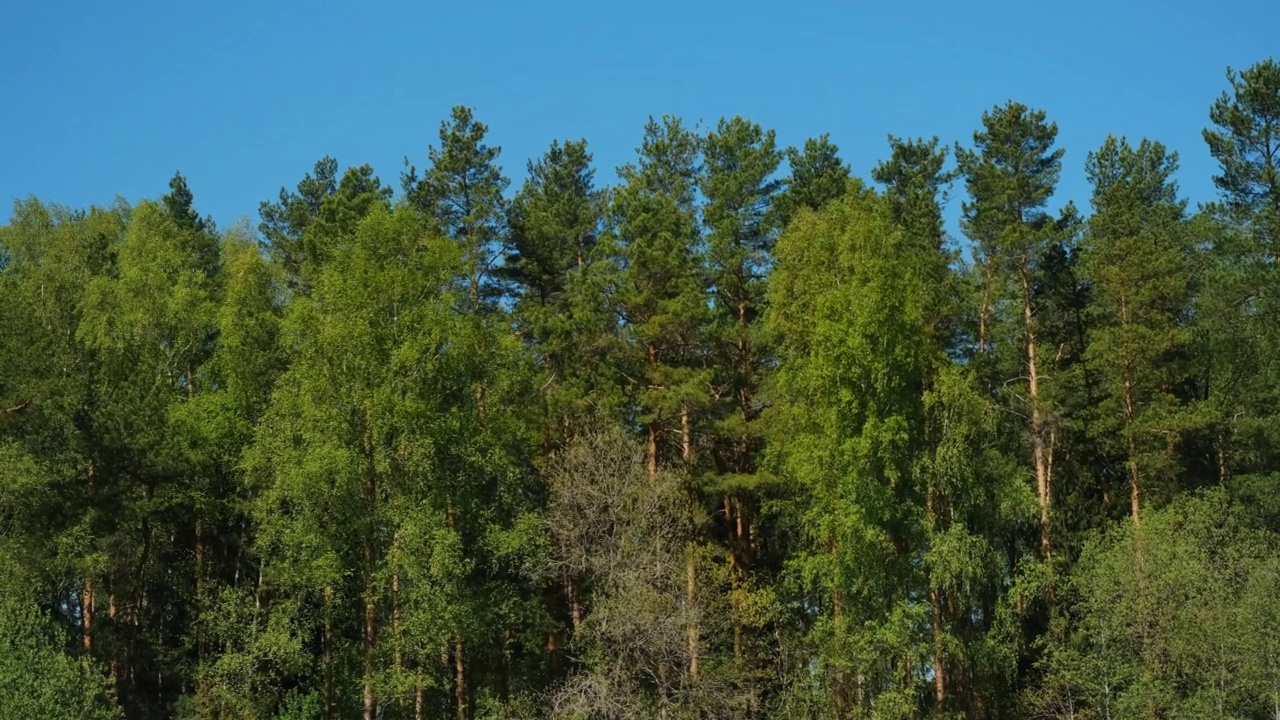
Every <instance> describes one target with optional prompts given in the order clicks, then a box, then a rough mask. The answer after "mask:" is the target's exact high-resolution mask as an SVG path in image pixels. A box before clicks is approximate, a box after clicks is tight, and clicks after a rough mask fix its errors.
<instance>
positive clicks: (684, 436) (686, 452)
mask: <svg viewBox="0 0 1280 720" xmlns="http://www.w3.org/2000/svg"><path fill="white" fill-rule="evenodd" d="M680 459H681V460H682V461H683V462H684V464H685V467H691V466H692V465H693V430H692V428H691V422H690V420H689V406H688V405H682V406H680Z"/></svg>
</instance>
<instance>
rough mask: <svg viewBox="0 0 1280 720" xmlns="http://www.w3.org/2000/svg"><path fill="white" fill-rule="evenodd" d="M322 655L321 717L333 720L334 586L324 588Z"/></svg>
mask: <svg viewBox="0 0 1280 720" xmlns="http://www.w3.org/2000/svg"><path fill="white" fill-rule="evenodd" d="M321 653H322V654H323V656H324V658H323V659H324V690H323V698H322V701H323V708H322V714H321V717H322V718H324V720H333V713H334V702H333V586H332V585H326V586H325V588H324V636H323V639H322V641H321Z"/></svg>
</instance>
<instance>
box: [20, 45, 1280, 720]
mask: <svg viewBox="0 0 1280 720" xmlns="http://www.w3.org/2000/svg"><path fill="white" fill-rule="evenodd" d="M1205 100H1206V108H1207V117H1206V118H1205V129H1204V131H1203V137H1204V141H1205V142H1206V143H1207V145H1208V149H1209V151H1210V153H1211V154H1212V157H1213V158H1214V160H1215V161H1216V162H1217V164H1218V168H1219V169H1218V174H1216V175H1215V176H1214V177H1213V182H1214V184H1215V186H1216V188H1217V190H1218V197H1217V199H1216V200H1215V201H1213V202H1210V203H1206V204H1202V205H1199V206H1196V207H1191V206H1189V201H1188V200H1187V199H1186V198H1184V197H1182V196H1181V195H1180V191H1179V188H1178V185H1177V182H1176V180H1175V177H1176V175H1177V173H1178V167H1179V165H1178V154H1177V152H1175V151H1174V150H1173V149H1171V148H1168V147H1166V146H1164V145H1163V144H1161V143H1160V142H1159V141H1158V140H1156V139H1147V138H1141V139H1129V138H1124V137H1108V138H1107V139H1106V141H1105V142H1104V143H1103V144H1102V145H1101V146H1100V147H1097V148H1093V149H1087V148H1081V149H1080V152H1081V153H1082V156H1085V157H1086V159H1085V170H1086V173H1087V177H1088V180H1089V182H1090V184H1091V186H1092V194H1091V197H1089V198H1079V199H1077V200H1078V201H1079V204H1078V205H1077V204H1076V203H1075V202H1066V203H1063V202H1062V200H1061V199H1060V198H1059V199H1057V200H1054V195H1055V190H1056V186H1057V183H1058V179H1059V175H1060V172H1061V170H1062V167H1063V149H1062V148H1060V147H1057V146H1056V136H1057V133H1058V128H1057V125H1056V124H1055V123H1054V122H1053V120H1052V118H1050V117H1047V115H1046V113H1045V112H1043V111H1041V110H1037V109H1035V108H1032V107H1027V106H1025V105H1023V104H1021V103H1018V102H1016V101H1008V102H1006V103H1003V104H997V105H994V106H992V107H991V108H990V109H989V110H988V111H986V112H985V113H983V114H982V116H981V117H980V118H974V123H975V127H976V129H975V131H974V132H973V135H972V137H971V138H964V139H962V140H961V141H960V142H956V143H955V144H954V145H951V144H947V143H944V142H943V141H942V140H940V139H939V138H936V137H933V138H901V137H895V136H890V137H889V140H888V145H887V146H886V147H885V148H884V152H883V154H882V157H884V159H883V161H882V162H880V163H879V164H878V165H876V166H875V167H874V168H872V169H870V170H869V174H868V177H865V178H862V177H857V176H855V175H854V174H853V173H852V171H851V170H850V167H849V166H848V165H847V164H846V163H845V162H844V161H843V160H842V159H841V156H840V152H839V149H838V148H837V147H836V145H835V144H834V143H833V142H832V141H831V139H830V137H829V136H826V135H824V136H820V137H816V138H812V139H810V140H808V141H806V142H804V143H803V146H802V147H796V148H790V147H782V146H780V145H779V144H778V141H777V137H776V134H775V132H774V131H772V130H770V129H767V128H763V127H761V126H760V125H758V124H756V123H754V122H752V121H750V120H748V119H744V118H742V117H732V118H725V119H721V120H719V121H718V122H715V123H713V124H710V125H707V126H705V127H703V126H700V125H695V124H690V123H688V122H685V121H682V120H681V119H679V118H676V117H671V116H663V117H651V118H649V120H648V121H647V123H645V124H644V125H643V128H642V130H641V131H640V132H637V136H638V140H639V144H638V147H637V148H636V153H635V156H634V159H633V160H632V161H631V162H630V163H628V164H626V165H624V166H623V167H620V168H618V169H617V178H618V180H617V182H616V184H614V185H612V186H604V185H602V184H599V183H597V181H596V179H595V168H594V166H593V158H592V152H591V149H590V148H589V146H588V145H587V142H586V141H585V140H575V139H568V140H559V141H556V142H552V143H551V144H550V146H549V148H548V149H547V150H546V152H545V154H544V155H542V156H541V157H538V158H536V159H534V160H531V161H529V162H528V165H527V169H526V172H525V174H524V176H523V178H522V179H520V181H519V183H518V185H515V184H513V183H512V180H511V178H510V177H508V176H507V175H506V174H505V173H504V171H503V169H502V162H503V161H504V158H502V156H501V149H500V148H499V147H497V146H495V145H492V144H489V143H487V142H486V136H487V134H488V127H487V126H486V125H485V124H484V123H483V122H481V120H480V119H478V118H477V117H476V116H475V114H474V112H473V110H472V109H471V108H469V107H466V106H458V107H456V108H454V109H453V111H452V114H451V116H450V117H448V118H447V119H445V121H444V122H442V123H441V124H440V130H439V137H438V138H436V139H429V140H430V141H431V142H430V147H429V148H428V149H427V150H426V153H425V155H426V156H425V157H419V155H420V153H419V154H416V155H413V156H411V157H410V158H409V159H407V160H406V163H405V166H404V168H403V170H402V171H401V172H400V175H399V177H398V183H395V182H392V183H388V182H386V181H384V180H383V179H382V178H380V177H379V176H378V175H377V174H376V173H375V171H374V169H373V168H372V167H370V166H368V165H359V166H347V167H345V168H343V167H341V166H340V165H339V163H338V161H337V160H335V159H334V158H332V157H328V156H326V157H323V158H322V159H320V160H319V161H318V162H317V163H316V164H315V166H314V167H313V168H311V169H310V171H309V172H306V173H305V174H304V175H303V177H302V179H301V180H300V181H297V182H296V183H291V184H290V186H291V188H292V189H290V188H289V187H286V188H282V189H281V190H280V193H279V196H278V197H275V198H271V199H269V200H267V201H265V202H263V203H262V204H261V206H260V208H259V211H258V214H259V219H260V224H256V226H255V225H254V224H253V223H251V222H241V223H239V224H236V225H233V226H230V227H227V228H219V227H216V226H215V224H214V222H213V220H212V219H211V218H209V217H206V216H202V215H201V213H200V212H199V211H198V210H197V203H196V199H195V197H194V194H193V191H192V189H191V188H190V187H188V184H187V181H186V179H185V178H184V177H183V176H182V175H181V174H176V175H175V176H174V177H173V178H172V180H171V181H170V183H169V192H168V193H167V194H164V195H163V196H162V197H160V198H159V199H156V200H142V201H139V202H136V203H132V204H131V203H128V202H126V201H124V200H121V199H117V200H116V201H115V202H114V203H111V204H107V205H102V206H94V207H90V208H87V209H78V208H70V207H65V206H63V205H59V204H55V203H52V202H48V201H45V200H41V199H37V198H35V197H30V198H27V199H21V200H17V201H15V203H14V205H13V210H12V215H11V217H10V220H9V221H8V223H7V224H6V225H4V226H3V227H0V308H2V311H0V720H44V719H48V720H71V719H85V720H123V719H126V718H127V719H128V720H159V719H161V718H175V719H201V720H268V719H275V720H304V719H306V720H338V719H346V718H361V719H362V720H375V719H383V720H408V719H410V718H412V719H413V720H423V719H429V720H437V719H443V718H449V719H456V720H496V719H498V718H511V719H512V720H525V719H528V720H533V719H536V718H548V719H552V718H554V719H556V720H622V719H624V718H644V719H647V718H657V719H660V720H684V719H694V718H697V719H708V720H713V719H714V720H719V719H724V720H739V719H742V720H757V719H759V720H764V719H771V718H776V719H780V720H819V719H823V720H825V719H832V720H846V719H853V718H877V719H885V720H888V719H891V718H892V719H904V720H905V719H912V720H914V719H923V718H948V719H959V718H972V719H978V718H1062V719H1068V718H1069V719H1072V720H1076V719H1079V720H1087V719H1094V718H1097V719H1100V720H1101V719H1105V720H1111V719H1113V718H1114V719H1124V718H1144V719H1155V718H1170V719H1171V718H1250V719H1253V718H1257V719H1259V720H1260V719H1262V718H1270V719H1272V720H1276V719H1280V262H1278V260H1280V258H1278V255H1280V63H1277V62H1276V61H1274V60H1271V59H1268V60H1263V61H1260V62H1257V63H1256V64H1254V65H1252V66H1251V67H1249V68H1247V69H1244V70H1232V69H1228V70H1227V73H1226V81H1225V83H1224V85H1223V92H1222V94H1221V96H1220V97H1217V98H1205ZM424 144H425V143H424ZM1073 151H1074V150H1073ZM1085 153H1087V155H1085ZM415 163H416V164H415ZM953 198H954V199H955V200H956V201H957V202H958V203H959V208H960V215H961V218H960V223H959V228H960V231H961V232H960V233H959V236H958V237H953V236H952V234H951V233H949V232H948V231H947V225H946V223H945V222H944V216H943V212H944V207H945V204H946V203H947V202H948V200H951V199H953ZM1051 201H1053V204H1052V205H1051ZM1058 207H1060V208H1061V209H1053V208H1058Z"/></svg>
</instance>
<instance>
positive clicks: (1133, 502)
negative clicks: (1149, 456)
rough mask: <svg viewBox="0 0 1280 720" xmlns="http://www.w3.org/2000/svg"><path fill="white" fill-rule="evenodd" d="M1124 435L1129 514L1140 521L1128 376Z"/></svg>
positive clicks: (1130, 384)
mask: <svg viewBox="0 0 1280 720" xmlns="http://www.w3.org/2000/svg"><path fill="white" fill-rule="evenodd" d="M1124 405H1125V421H1126V422H1125V429H1124V431H1125V436H1126V438H1127V440H1128V446H1129V462H1128V465H1129V514H1130V517H1132V518H1133V524H1134V525H1139V524H1141V522H1142V480H1141V477H1140V475H1139V470H1138V458H1137V453H1138V447H1137V440H1136V438H1135V437H1134V430H1133V385H1132V383H1130V382H1129V379H1128V378H1125V381H1124Z"/></svg>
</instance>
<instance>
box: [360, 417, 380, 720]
mask: <svg viewBox="0 0 1280 720" xmlns="http://www.w3.org/2000/svg"><path fill="white" fill-rule="evenodd" d="M364 461H365V481H364V503H365V512H367V513H368V517H367V518H366V527H365V531H364V558H363V559H364V720H374V716H375V715H376V714H377V703H376V701H375V700H374V692H373V676H374V673H375V672H376V670H377V658H376V655H377V651H378V588H377V582H376V580H375V570H376V565H377V560H378V557H377V556H378V549H377V547H376V546H375V536H374V530H373V518H374V517H376V514H377V510H378V507H377V503H378V476H377V469H376V468H375V467H374V457H373V428H372V425H371V423H370V422H369V419H368V416H367V415H366V417H365V431H364Z"/></svg>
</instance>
